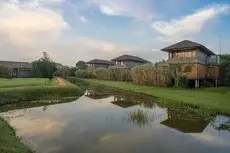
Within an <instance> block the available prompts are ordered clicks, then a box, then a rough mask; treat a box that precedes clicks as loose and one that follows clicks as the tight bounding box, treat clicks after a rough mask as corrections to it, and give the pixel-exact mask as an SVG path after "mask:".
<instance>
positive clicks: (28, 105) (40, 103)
mask: <svg viewBox="0 0 230 153" xmlns="http://www.w3.org/2000/svg"><path fill="white" fill-rule="evenodd" d="M78 98H79V97H75V96H73V97H65V96H62V97H57V96H55V97H52V96H48V97H46V99H45V100H37V101H29V102H28V101H26V102H23V101H22V102H20V103H15V104H9V105H4V106H1V107H0V112H7V111H10V110H16V109H24V108H33V107H40V106H44V108H45V110H46V109H47V107H48V105H54V104H60V103H69V102H73V101H75V100H77V99H78ZM44 108H43V109H44Z"/></svg>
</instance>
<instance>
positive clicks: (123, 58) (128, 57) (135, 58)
mask: <svg viewBox="0 0 230 153" xmlns="http://www.w3.org/2000/svg"><path fill="white" fill-rule="evenodd" d="M111 61H137V62H143V63H148V62H149V61H147V60H145V59H143V58H140V57H138V56H132V55H122V56H119V57H117V58H114V59H112V60H111Z"/></svg>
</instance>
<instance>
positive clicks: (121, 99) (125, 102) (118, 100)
mask: <svg viewBox="0 0 230 153" xmlns="http://www.w3.org/2000/svg"><path fill="white" fill-rule="evenodd" d="M111 103H112V104H114V105H117V106H120V107H122V108H128V107H132V106H135V105H138V104H140V102H139V101H135V100H133V99H132V97H130V96H123V95H117V96H114V101H113V102H111Z"/></svg>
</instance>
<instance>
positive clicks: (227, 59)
mask: <svg viewBox="0 0 230 153" xmlns="http://www.w3.org/2000/svg"><path fill="white" fill-rule="evenodd" d="M220 70H221V75H220V83H221V85H224V86H230V54H224V55H220Z"/></svg>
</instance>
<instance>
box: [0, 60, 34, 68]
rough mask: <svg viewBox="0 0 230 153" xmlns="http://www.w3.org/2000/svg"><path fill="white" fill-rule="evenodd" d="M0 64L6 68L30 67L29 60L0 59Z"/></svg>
mask: <svg viewBox="0 0 230 153" xmlns="http://www.w3.org/2000/svg"><path fill="white" fill-rule="evenodd" d="M0 66H4V67H8V68H27V69H31V68H32V64H31V63H29V62H15V61H0Z"/></svg>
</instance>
